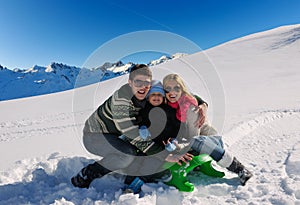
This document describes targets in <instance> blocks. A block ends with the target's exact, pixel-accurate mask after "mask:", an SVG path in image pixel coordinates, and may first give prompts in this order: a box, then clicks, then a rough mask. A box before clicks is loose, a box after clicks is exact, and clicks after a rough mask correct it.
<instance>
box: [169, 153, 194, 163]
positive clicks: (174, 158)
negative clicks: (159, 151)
mask: <svg viewBox="0 0 300 205" xmlns="http://www.w3.org/2000/svg"><path fill="white" fill-rule="evenodd" d="M192 158H193V155H192V154H190V153H185V154H181V155H176V154H169V155H168V156H167V158H166V161H167V162H176V163H177V164H179V165H180V166H181V165H182V162H184V163H187V162H188V161H191V160H192Z"/></svg>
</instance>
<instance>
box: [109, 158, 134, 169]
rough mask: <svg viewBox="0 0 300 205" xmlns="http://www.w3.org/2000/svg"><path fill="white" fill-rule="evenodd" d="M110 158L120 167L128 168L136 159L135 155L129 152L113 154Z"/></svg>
mask: <svg viewBox="0 0 300 205" xmlns="http://www.w3.org/2000/svg"><path fill="white" fill-rule="evenodd" d="M108 158H109V161H110V162H111V163H113V164H115V165H116V166H118V168H119V169H123V168H126V167H127V166H129V165H130V164H131V163H132V162H133V161H134V156H133V155H127V154H111V155H109V157H108Z"/></svg>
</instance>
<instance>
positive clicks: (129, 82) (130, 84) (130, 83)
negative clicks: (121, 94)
mask: <svg viewBox="0 0 300 205" xmlns="http://www.w3.org/2000/svg"><path fill="white" fill-rule="evenodd" d="M128 85H129V86H130V87H132V81H131V80H130V79H128Z"/></svg>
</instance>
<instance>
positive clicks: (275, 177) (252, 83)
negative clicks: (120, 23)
mask: <svg viewBox="0 0 300 205" xmlns="http://www.w3.org/2000/svg"><path fill="white" fill-rule="evenodd" d="M299 33H300V25H292V26H285V27H280V28H276V29H273V30H270V31H266V32H262V33H258V34H253V35H249V36H246V37H243V38H240V39H236V40H234V41H231V42H227V43H225V44H223V45H220V46H217V47H214V48H212V49H209V50H207V51H206V52H202V53H195V54H193V55H188V56H184V57H182V58H180V59H177V60H172V61H167V62H166V63H164V64H159V65H157V66H154V67H153V72H154V77H155V78H157V79H162V77H163V76H164V75H165V74H166V73H169V72H177V73H180V75H182V76H183V77H184V79H185V80H186V82H187V84H188V86H189V88H190V89H191V90H192V91H193V92H194V93H197V94H198V95H200V96H202V97H203V98H204V99H206V100H207V101H208V102H209V116H210V119H211V121H212V123H213V124H214V125H215V126H216V127H217V128H218V130H219V131H220V132H221V133H222V134H223V136H224V141H225V143H226V145H227V147H228V150H229V151H231V152H232V153H233V154H234V155H235V156H236V157H237V158H238V159H240V161H242V162H243V163H244V164H245V165H246V166H248V167H249V168H250V170H252V171H253V173H254V177H253V179H251V180H250V181H249V183H248V185H247V186H245V187H241V186H238V180H237V178H236V176H235V175H233V174H230V173H228V172H226V176H225V178H223V179H214V178H209V177H206V176H203V175H201V174H199V173H192V174H191V176H190V180H191V181H192V182H193V183H194V184H195V185H196V190H195V191H194V192H192V193H180V192H178V191H177V190H175V189H174V188H172V187H167V186H165V185H163V184H146V185H144V186H143V191H144V193H145V196H144V197H143V198H138V195H121V191H120V188H121V187H122V180H121V179H122V177H120V176H116V175H109V176H106V177H104V178H102V179H99V180H96V181H95V182H94V183H93V186H92V187H91V188H90V189H79V188H74V187H72V186H71V184H70V181H69V179H70V177H71V176H72V175H73V174H75V173H76V172H77V171H78V170H79V169H81V168H82V166H83V165H84V164H87V163H88V162H89V160H90V159H92V158H93V157H94V156H92V155H91V154H89V153H87V152H86V151H85V149H84V147H83V146H82V143H81V130H82V126H83V123H84V120H85V119H86V118H87V117H88V116H89V115H90V114H91V112H92V111H93V110H94V109H95V108H96V107H97V106H98V105H99V104H101V103H102V102H103V101H104V100H105V99H106V98H107V97H108V96H109V95H110V94H111V91H112V90H115V89H117V88H118V87H120V85H122V84H124V83H126V80H127V76H120V77H117V78H114V79H111V80H107V81H104V82H100V83H98V84H93V85H90V86H86V87H82V88H78V89H75V90H69V91H65V92H61V93H55V94H51V95H44V96H36V97H31V98H24V99H18V100H11V101H3V102H0V111H1V117H0V127H1V129H0V155H1V162H0V169H1V172H0V204H29V203H30V204H162V205H164V204H184V205H188V204H279V205H281V204H300V188H299V187H300V127H299V125H300V107H299V102H300V93H299V91H298V90H299V87H300V70H299V66H300V58H299V53H300V40H298V39H299Z"/></svg>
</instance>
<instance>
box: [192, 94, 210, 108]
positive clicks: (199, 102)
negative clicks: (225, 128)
mask: <svg viewBox="0 0 300 205" xmlns="http://www.w3.org/2000/svg"><path fill="white" fill-rule="evenodd" d="M193 96H194V97H195V98H196V100H197V102H198V105H201V104H203V103H205V104H206V105H207V106H208V103H207V102H206V101H204V100H203V99H202V98H201V97H199V96H198V95H193Z"/></svg>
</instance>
